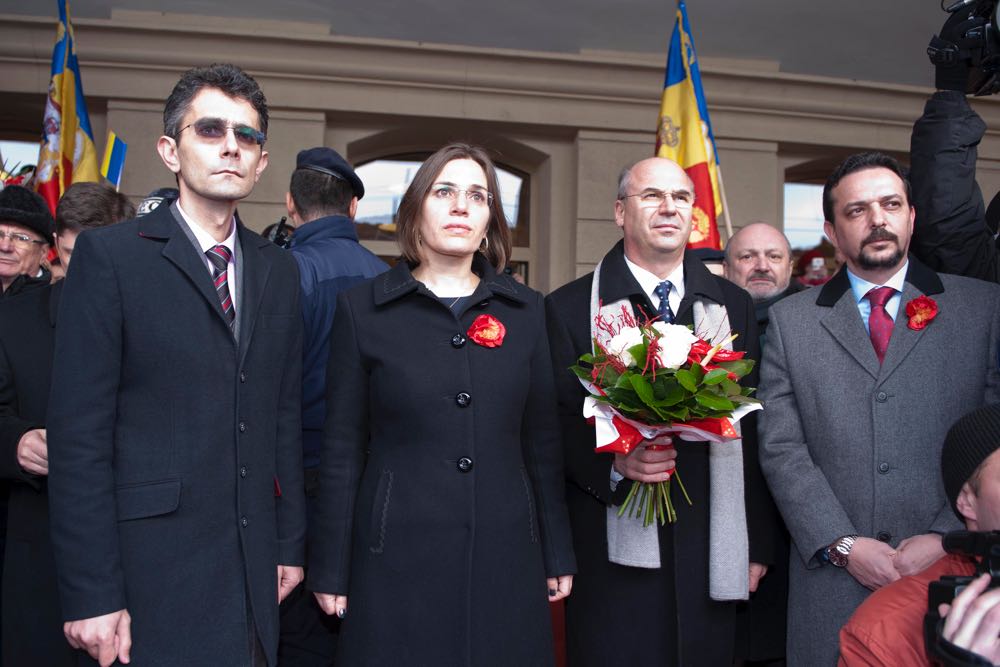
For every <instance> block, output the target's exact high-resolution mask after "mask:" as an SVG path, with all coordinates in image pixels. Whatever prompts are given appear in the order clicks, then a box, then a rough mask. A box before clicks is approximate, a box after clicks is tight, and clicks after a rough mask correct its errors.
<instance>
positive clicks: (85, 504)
mask: <svg viewBox="0 0 1000 667" xmlns="http://www.w3.org/2000/svg"><path fill="white" fill-rule="evenodd" d="M174 216H175V213H174V212H173V210H172V209H171V208H170V207H160V208H158V209H156V210H155V211H154V212H152V213H150V214H149V215H148V216H146V217H144V218H139V219H137V220H132V221H129V222H124V223H121V224H118V225H113V226H110V227H104V228H101V229H95V230H91V231H86V232H84V233H82V234H81V235H80V237H79V238H78V240H77V244H76V248H75V250H74V255H73V263H72V264H71V266H70V270H69V275H68V276H67V277H66V286H65V288H64V292H63V298H62V301H61V304H60V310H59V326H58V327H57V330H56V349H55V360H54V371H53V381H52V398H51V402H50V405H49V420H48V443H49V459H50V460H49V467H50V470H49V501H50V517H51V524H52V541H53V547H54V550H55V556H56V566H57V570H58V573H59V587H60V596H61V601H62V608H63V613H64V617H65V618H66V619H81V618H89V617H93V616H98V615H101V614H106V613H109V612H111V611H114V610H117V609H121V608H123V607H125V608H127V609H128V610H129V612H130V613H131V616H132V639H133V646H132V662H133V664H136V665H143V666H146V665H170V666H176V665H186V666H190V665H206V666H209V665H211V666H212V667H218V666H219V665H242V664H247V662H248V660H249V646H250V644H249V641H248V637H249V636H250V630H251V627H253V628H255V629H256V632H257V635H258V637H259V640H260V642H261V644H262V645H263V648H264V650H265V653H266V654H267V658H268V662H269V664H271V665H274V664H275V663H276V660H277V642H278V604H277V578H276V574H277V566H278V564H279V563H280V564H285V565H301V564H302V561H303V551H304V548H303V547H304V544H303V543H304V536H305V512H304V506H305V496H304V492H303V488H302V487H303V484H302V449H301V444H300V433H301V429H300V421H301V418H300V414H301V413H300V396H301V359H302V352H301V335H302V325H301V315H300V313H299V301H298V293H299V292H298V272H297V270H296V267H295V261H294V259H293V258H292V257H291V256H290V255H288V254H286V253H284V252H283V251H282V250H281V249H280V248H278V247H277V246H274V245H273V244H271V243H269V242H268V241H266V240H265V239H263V238H261V237H260V236H258V235H257V234H254V233H253V232H251V231H249V230H247V229H246V228H245V227H243V226H242V224H239V223H237V229H238V236H237V238H238V241H239V243H240V246H241V249H242V259H241V260H240V262H238V264H237V280H238V281H239V286H240V287H239V290H238V294H237V306H236V315H237V317H238V318H240V320H239V321H240V325H239V326H240V334H239V342H238V343H237V342H236V340H235V339H234V337H233V334H232V332H231V331H230V329H229V326H228V324H227V323H226V320H225V316H224V314H223V312H222V309H221V305H220V303H219V299H218V296H217V295H216V293H215V289H214V287H213V285H212V280H211V276H210V274H209V272H208V269H207V267H206V265H205V263H204V261H203V259H202V257H201V253H200V252H199V251H198V249H197V248H195V246H194V244H193V243H192V242H191V241H190V240H189V239H188V238H187V236H186V235H185V233H184V231H183V230H182V229H181V227H180V225H179V222H178V221H177V220H176V219H175V217H174ZM239 257H240V255H239V254H237V258H239ZM279 488H280V494H279ZM249 619H252V621H253V626H251V625H250V624H249V622H248V620H249Z"/></svg>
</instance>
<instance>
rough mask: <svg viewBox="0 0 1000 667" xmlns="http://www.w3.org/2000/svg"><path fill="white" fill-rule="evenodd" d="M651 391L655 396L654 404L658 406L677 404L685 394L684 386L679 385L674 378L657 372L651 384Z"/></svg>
mask: <svg viewBox="0 0 1000 667" xmlns="http://www.w3.org/2000/svg"><path fill="white" fill-rule="evenodd" d="M653 393H654V395H655V396H656V405H657V406H658V407H660V406H663V407H668V406H671V405H677V404H678V403H680V402H681V401H683V400H684V397H685V396H686V395H687V394H686V392H685V391H684V388H683V387H681V385H680V384H679V383H678V382H677V380H676V379H675V378H673V377H670V376H661V375H659V374H658V375H657V376H656V382H655V383H654V384H653Z"/></svg>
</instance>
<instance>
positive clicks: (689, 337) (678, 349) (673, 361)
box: [653, 322, 698, 369]
mask: <svg viewBox="0 0 1000 667" xmlns="http://www.w3.org/2000/svg"><path fill="white" fill-rule="evenodd" d="M653 330H654V331H656V333H658V334H659V335H660V339H659V343H658V345H657V347H656V358H657V359H658V360H659V362H660V365H661V366H663V367H664V368H672V369H677V368H680V367H681V366H682V365H683V364H684V363H685V362H687V358H688V354H689V353H690V352H691V346H692V345H694V344H695V341H697V340H698V338H697V337H696V336H695V335H694V334H693V333H691V330H690V329H688V328H687V327H685V326H682V325H680V324H665V323H664V322H653Z"/></svg>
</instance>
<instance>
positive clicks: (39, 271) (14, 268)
mask: <svg viewBox="0 0 1000 667" xmlns="http://www.w3.org/2000/svg"><path fill="white" fill-rule="evenodd" d="M52 225H53V222H52V214H51V213H49V207H48V205H47V204H46V203H45V200H44V199H42V198H41V197H40V196H39V195H38V194H37V193H34V192H32V191H31V190H28V189H27V188H23V187H21V186H20V185H9V186H7V187H6V188H4V189H3V190H2V191H0V297H10V296H13V295H15V294H19V293H20V292H22V291H24V290H26V289H31V288H32V287H40V286H42V285H47V284H48V283H49V272H48V271H47V270H46V269H45V268H44V267H43V266H42V260H43V259H45V253H46V252H47V251H48V249H49V246H50V245H51V243H52Z"/></svg>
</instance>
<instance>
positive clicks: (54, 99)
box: [36, 0, 98, 214]
mask: <svg viewBox="0 0 1000 667" xmlns="http://www.w3.org/2000/svg"><path fill="white" fill-rule="evenodd" d="M58 2H59V28H58V30H57V32H56V45H55V48H54V49H52V78H51V79H50V81H49V94H48V99H47V100H46V102H45V118H44V120H43V124H42V131H43V135H44V136H43V139H42V148H41V151H40V152H39V155H38V170H37V172H36V179H37V182H38V186H37V189H38V193H39V194H40V195H42V197H44V198H45V201H47V202H48V204H49V208H51V209H52V212H53V214H55V210H56V204H58V203H59V198H60V197H62V194H63V192H65V191H66V188H68V187H69V186H70V185H71V184H73V183H76V182H78V181H94V182H96V181H97V180H98V174H97V150H96V149H95V148H94V133H93V131H92V130H91V129H90V117H89V116H88V115H87V104H86V102H85V101H84V99H83V84H82V83H81V80H80V63H79V62H77V59H76V45H75V42H74V39H73V26H72V25H71V24H70V20H69V0H58Z"/></svg>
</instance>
